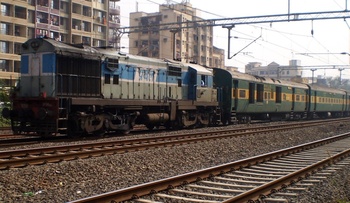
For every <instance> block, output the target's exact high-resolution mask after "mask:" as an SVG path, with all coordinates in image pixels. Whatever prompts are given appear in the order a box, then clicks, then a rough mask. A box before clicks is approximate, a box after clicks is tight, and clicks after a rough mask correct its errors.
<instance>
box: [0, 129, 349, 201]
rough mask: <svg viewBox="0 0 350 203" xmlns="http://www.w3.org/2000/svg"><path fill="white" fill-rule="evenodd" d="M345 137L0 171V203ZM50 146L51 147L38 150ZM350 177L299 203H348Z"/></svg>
mask: <svg viewBox="0 0 350 203" xmlns="http://www.w3.org/2000/svg"><path fill="white" fill-rule="evenodd" d="M200 130H204V131H205V130H208V129H197V130H196V131H200ZM210 130H213V128H211V129H210ZM349 131H350V124H347V123H346V122H344V123H342V124H339V123H338V124H329V125H323V126H318V127H310V128H304V129H295V130H292V131H288V132H276V133H270V134H261V135H254V136H244V137H235V138H227V139H220V140H211V141H205V142H200V143H193V144H189V145H181V146H174V147H166V148H155V149H150V150H146V151H138V152H130V153H126V154H117V155H108V156H103V157H95V158H89V159H81V160H75V161H67V162H61V163H53V164H45V165H42V166H28V167H25V168H18V169H10V170H2V171H0V194H1V195H0V202H1V203H2V202H67V201H72V200H76V199H80V198H84V197H88V196H92V195H97V194H101V193H105V192H109V191H113V190H116V189H121V188H125V187H129V186H133V185H137V184H141V183H146V182H150V181H154V180H158V179H162V178H167V177H170V176H175V175H178V174H183V173H187V172H191V171H195V170H199V169H203V168H208V167H212V166H216V165H219V164H224V163H228V162H232V161H236V160H239V159H243V158H248V157H251V156H255V155H260V154H263V153H267V152H271V151H275V150H278V149H282V148H286V147H291V146H295V145H299V144H303V143H306V142H310V141H314V140H318V139H322V138H326V137H330V136H333V135H337V134H341V133H344V132H349ZM170 133H184V131H179V132H176V131H174V132H165V133H164V134H170ZM159 135H161V133H157V136H159ZM146 136H150V135H146ZM110 139H120V138H110ZM124 139H125V137H124ZM48 145H50V143H44V144H41V145H40V146H48ZM53 145H57V143H54V144H53ZM38 146H39V145H38ZM38 146H37V145H33V146H29V147H38ZM2 150H4V149H2ZM349 173H350V169H349V167H344V169H343V170H341V171H339V172H337V173H336V174H334V175H333V176H332V177H331V178H330V179H327V181H324V182H322V183H321V184H319V186H317V187H313V188H311V189H310V190H309V191H308V192H307V194H305V195H302V196H300V197H299V198H298V200H297V202H305V203H306V202H337V201H340V200H344V201H348V200H349V199H350V194H349V191H350V188H349V183H350V178H349ZM330 190H332V191H330Z"/></svg>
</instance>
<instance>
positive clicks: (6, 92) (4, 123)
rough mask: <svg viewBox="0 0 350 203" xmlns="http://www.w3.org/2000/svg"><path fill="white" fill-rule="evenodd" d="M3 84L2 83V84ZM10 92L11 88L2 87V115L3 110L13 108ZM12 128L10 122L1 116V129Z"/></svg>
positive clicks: (0, 101)
mask: <svg viewBox="0 0 350 203" xmlns="http://www.w3.org/2000/svg"><path fill="white" fill-rule="evenodd" d="M1 83H3V82H2V81H0V84H1ZM10 90H11V88H9V87H4V85H1V87H0V113H1V112H2V109H3V108H5V107H7V108H10V107H11V103H10ZM8 126H10V120H9V119H5V118H4V117H2V116H1V115H0V127H8Z"/></svg>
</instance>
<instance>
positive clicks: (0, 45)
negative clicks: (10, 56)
mask: <svg viewBox="0 0 350 203" xmlns="http://www.w3.org/2000/svg"><path fill="white" fill-rule="evenodd" d="M0 52H1V53H9V42H5V41H0Z"/></svg>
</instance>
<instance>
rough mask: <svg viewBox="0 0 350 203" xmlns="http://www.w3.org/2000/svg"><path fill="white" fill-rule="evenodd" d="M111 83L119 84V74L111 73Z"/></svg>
mask: <svg viewBox="0 0 350 203" xmlns="http://www.w3.org/2000/svg"><path fill="white" fill-rule="evenodd" d="M113 84H114V85H119V75H113Z"/></svg>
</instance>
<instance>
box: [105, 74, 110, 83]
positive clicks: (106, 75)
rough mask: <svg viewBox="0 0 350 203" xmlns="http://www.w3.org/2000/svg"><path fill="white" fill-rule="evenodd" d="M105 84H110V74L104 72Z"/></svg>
mask: <svg viewBox="0 0 350 203" xmlns="http://www.w3.org/2000/svg"><path fill="white" fill-rule="evenodd" d="M105 84H111V75H110V74H105Z"/></svg>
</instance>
